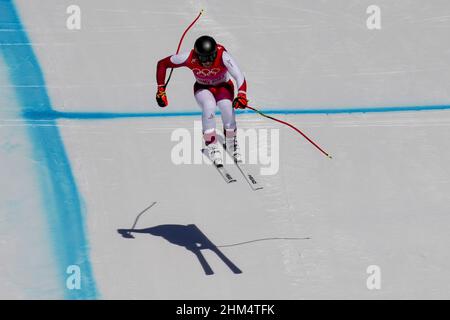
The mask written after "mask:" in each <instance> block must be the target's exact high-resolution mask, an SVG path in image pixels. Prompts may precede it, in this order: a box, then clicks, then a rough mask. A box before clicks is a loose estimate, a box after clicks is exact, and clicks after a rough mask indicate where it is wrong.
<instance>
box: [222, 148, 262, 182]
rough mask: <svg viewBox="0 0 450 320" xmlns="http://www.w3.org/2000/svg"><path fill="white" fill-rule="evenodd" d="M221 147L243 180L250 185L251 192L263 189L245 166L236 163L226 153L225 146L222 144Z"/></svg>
mask: <svg viewBox="0 0 450 320" xmlns="http://www.w3.org/2000/svg"><path fill="white" fill-rule="evenodd" d="M222 147H223V149H224V150H225V152H227V153H228V155H229V156H230V157H231V159H232V160H233V162H234V164H235V165H236V167H237V168H238V169H239V171H240V172H241V173H242V175H243V176H244V178H245V180H246V181H247V182H248V184H249V185H250V188H252V190H253V191H256V190H260V189H263V186H262V185H261V184H259V182H258V181H257V180H256V178H255V176H254V175H253V174H252V173H251V172H250V171H249V170H248V169H247V168H246V167H245V165H244V164H243V163H242V161H236V159H234V157H233V155H232V154H231V153H230V152H228V150H227V148H226V146H225V144H222Z"/></svg>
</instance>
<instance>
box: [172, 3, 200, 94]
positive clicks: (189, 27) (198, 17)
mask: <svg viewBox="0 0 450 320" xmlns="http://www.w3.org/2000/svg"><path fill="white" fill-rule="evenodd" d="M202 14H203V9H202V10H200V12H199V14H198V16H197V18H195V20H194V21H192V22H191V24H190V25H189V26H188V27H187V28H186V30H184V32H183V35H182V36H181V39H180V42H179V43H178V48H177V52H176V53H175V54H178V53H179V52H180V48H181V43H182V42H183V39H184V36H185V35H186V33H187V32H188V31H189V29H191V28H192V26H193V25H194V24H195V23H196V22H197V20H198V19H200V16H201V15H202ZM172 72H173V68H172V69H170V73H169V78H167V81H166V83H165V84H164V88H166V87H167V85H168V84H169V81H170V78H171V77H172Z"/></svg>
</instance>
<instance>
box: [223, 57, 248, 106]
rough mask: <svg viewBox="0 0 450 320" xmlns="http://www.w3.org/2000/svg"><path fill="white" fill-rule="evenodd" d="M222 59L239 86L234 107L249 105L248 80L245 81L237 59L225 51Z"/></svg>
mask: <svg viewBox="0 0 450 320" xmlns="http://www.w3.org/2000/svg"><path fill="white" fill-rule="evenodd" d="M222 61H223V63H224V65H225V66H226V67H227V69H228V72H229V73H230V74H231V76H232V77H233V79H234V80H235V81H236V84H237V87H238V94H237V97H236V98H235V99H234V101H233V107H235V108H240V109H244V108H246V107H247V101H248V100H247V81H245V77H244V75H243V74H242V72H241V70H240V69H239V67H238V65H237V63H236V61H234V59H233V57H231V55H230V54H229V53H228V52H226V51H224V53H223V55H222Z"/></svg>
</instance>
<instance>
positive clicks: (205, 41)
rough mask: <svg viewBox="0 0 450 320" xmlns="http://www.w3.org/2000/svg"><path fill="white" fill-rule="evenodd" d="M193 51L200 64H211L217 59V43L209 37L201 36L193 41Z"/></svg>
mask: <svg viewBox="0 0 450 320" xmlns="http://www.w3.org/2000/svg"><path fill="white" fill-rule="evenodd" d="M194 51H195V53H196V54H197V56H198V60H200V62H213V61H214V59H215V58H216V57H217V43H216V40H214V39H213V38H212V37H210V36H201V37H200V38H198V39H197V40H195V44H194Z"/></svg>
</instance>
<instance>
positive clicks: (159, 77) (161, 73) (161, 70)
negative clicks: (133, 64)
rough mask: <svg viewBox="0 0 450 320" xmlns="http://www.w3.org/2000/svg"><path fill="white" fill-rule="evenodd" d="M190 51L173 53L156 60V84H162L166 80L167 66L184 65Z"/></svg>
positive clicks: (176, 66) (177, 66)
mask: <svg viewBox="0 0 450 320" xmlns="http://www.w3.org/2000/svg"><path fill="white" fill-rule="evenodd" d="M189 54H190V52H189V51H187V52H183V53H180V54H174V55H173V56H168V57H166V58H164V59H162V60H159V61H158V64H157V66H156V82H157V83H158V86H164V83H165V81H166V70H167V69H169V68H179V67H184V66H185V63H186V61H187V59H188V57H189Z"/></svg>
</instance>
